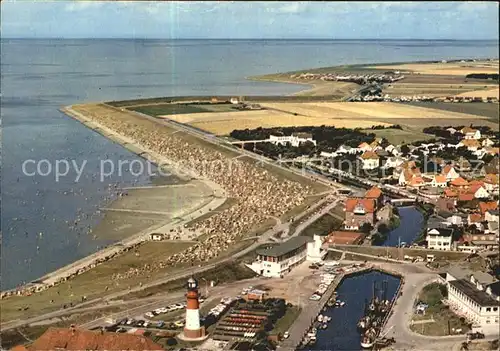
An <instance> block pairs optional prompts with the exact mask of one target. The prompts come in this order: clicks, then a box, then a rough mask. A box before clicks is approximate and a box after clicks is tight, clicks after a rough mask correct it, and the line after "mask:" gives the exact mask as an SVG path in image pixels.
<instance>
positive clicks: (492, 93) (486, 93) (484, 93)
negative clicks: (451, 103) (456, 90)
mask: <svg viewBox="0 0 500 351" xmlns="http://www.w3.org/2000/svg"><path fill="white" fill-rule="evenodd" d="M499 95H500V89H499V88H494V89H488V90H476V91H471V92H467V93H461V94H458V95H457V96H467V97H480V98H488V97H496V98H497V99H498V98H499Z"/></svg>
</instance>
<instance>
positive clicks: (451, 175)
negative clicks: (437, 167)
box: [441, 165, 460, 181]
mask: <svg viewBox="0 0 500 351" xmlns="http://www.w3.org/2000/svg"><path fill="white" fill-rule="evenodd" d="M441 174H442V175H444V176H445V177H446V180H448V181H451V180H453V179H456V178H458V177H460V175H459V174H458V173H457V171H456V170H455V168H454V167H453V166H452V165H446V166H444V168H443V169H442V171H441Z"/></svg>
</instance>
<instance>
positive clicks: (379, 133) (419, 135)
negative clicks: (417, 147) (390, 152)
mask: <svg viewBox="0 0 500 351" xmlns="http://www.w3.org/2000/svg"><path fill="white" fill-rule="evenodd" d="M363 132H365V133H373V134H375V136H376V137H377V138H385V139H387V141H388V142H389V143H391V144H393V145H401V144H411V143H414V142H415V141H420V140H429V139H432V138H435V137H434V136H433V135H430V134H425V133H423V132H422V131H421V130H420V131H419V130H411V129H408V128H405V129H403V130H401V129H392V128H388V129H363Z"/></svg>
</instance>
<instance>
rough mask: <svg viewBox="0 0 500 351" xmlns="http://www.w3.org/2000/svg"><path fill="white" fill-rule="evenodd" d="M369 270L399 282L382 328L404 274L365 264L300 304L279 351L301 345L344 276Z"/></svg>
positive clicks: (402, 281)
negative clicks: (300, 306)
mask: <svg viewBox="0 0 500 351" xmlns="http://www.w3.org/2000/svg"><path fill="white" fill-rule="evenodd" d="M370 272H380V273H383V274H388V275H391V276H394V277H397V278H398V279H400V283H399V286H398V289H397V291H396V293H395V294H394V297H393V299H392V300H391V302H390V306H389V311H390V312H389V313H388V314H387V316H386V317H385V318H384V320H383V323H382V325H381V327H380V330H384V327H385V326H386V324H387V321H388V320H389V318H390V316H391V314H392V307H393V306H394V305H395V304H396V301H397V299H398V298H399V296H400V295H401V291H402V287H403V285H404V275H403V274H402V273H401V272H399V271H397V270H394V269H390V268H388V267H380V266H378V265H376V264H370V265H366V266H364V267H360V268H358V269H355V270H353V271H350V272H344V273H341V274H339V275H337V276H336V277H335V280H334V281H333V282H332V284H331V285H330V286H329V288H328V290H327V291H326V292H325V294H324V295H323V296H322V298H321V299H320V300H318V301H309V300H308V301H307V303H306V304H305V305H304V306H302V312H301V314H300V315H299V316H298V318H297V319H296V321H295V322H294V324H293V325H292V326H291V328H290V329H289V335H290V336H289V338H288V339H286V340H284V341H283V342H282V343H281V344H280V345H279V346H278V347H277V350H279V351H285V350H286V351H291V350H297V349H300V348H301V347H302V346H304V345H303V342H304V340H305V339H306V337H307V334H308V332H309V331H310V330H311V328H312V327H313V326H314V324H315V322H316V321H317V318H318V316H319V314H320V312H321V311H322V310H323V309H324V308H325V306H326V304H327V302H328V301H329V300H330V299H332V298H333V297H334V296H335V292H336V290H337V289H338V287H339V286H340V285H341V284H342V282H343V281H344V280H345V279H346V278H351V277H354V276H357V275H363V274H367V273H370Z"/></svg>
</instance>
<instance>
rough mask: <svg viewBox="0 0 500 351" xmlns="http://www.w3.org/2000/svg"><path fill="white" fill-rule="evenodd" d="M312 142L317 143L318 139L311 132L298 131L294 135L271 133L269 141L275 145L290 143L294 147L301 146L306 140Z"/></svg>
mask: <svg viewBox="0 0 500 351" xmlns="http://www.w3.org/2000/svg"><path fill="white" fill-rule="evenodd" d="M308 141H309V142H311V143H313V144H314V145H316V140H314V139H313V137H312V134H310V133H296V134H292V135H288V136H287V135H270V136H269V142H270V143H273V144H275V145H286V144H290V145H292V146H293V147H299V146H300V144H302V143H305V142H308Z"/></svg>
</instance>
